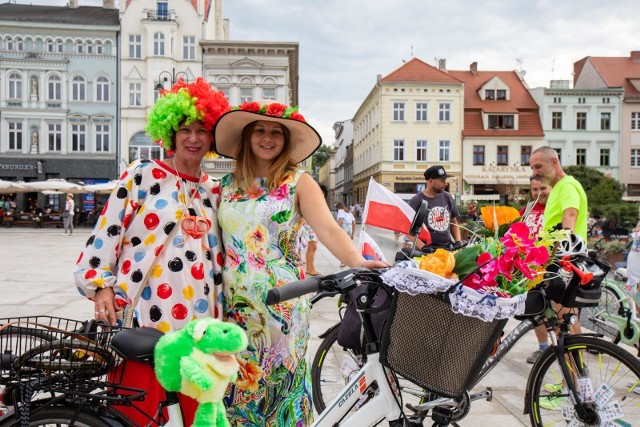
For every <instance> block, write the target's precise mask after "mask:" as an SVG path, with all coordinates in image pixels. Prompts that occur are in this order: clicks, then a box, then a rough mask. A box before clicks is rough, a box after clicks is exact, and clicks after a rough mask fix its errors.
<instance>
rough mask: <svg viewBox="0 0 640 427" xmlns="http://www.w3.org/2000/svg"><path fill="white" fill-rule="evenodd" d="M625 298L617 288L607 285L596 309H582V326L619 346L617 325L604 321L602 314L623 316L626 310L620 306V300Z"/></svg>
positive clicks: (603, 288)
mask: <svg viewBox="0 0 640 427" xmlns="http://www.w3.org/2000/svg"><path fill="white" fill-rule="evenodd" d="M623 297H624V296H623V295H620V292H619V291H618V290H617V289H616V288H614V287H612V286H609V285H607V284H605V285H604V286H603V287H602V296H601V297H600V302H599V304H598V305H597V306H596V307H584V308H582V309H580V324H581V325H582V326H584V327H586V328H587V329H589V330H591V331H593V332H595V333H597V334H602V335H603V336H605V337H606V338H607V340H611V341H612V342H613V343H615V344H617V343H618V342H619V341H620V330H619V329H618V326H617V325H615V324H613V323H611V322H608V321H607V320H605V319H603V318H602V313H610V314H617V315H622V314H623V312H624V309H623V307H622V305H621V304H620V299H622V298H623Z"/></svg>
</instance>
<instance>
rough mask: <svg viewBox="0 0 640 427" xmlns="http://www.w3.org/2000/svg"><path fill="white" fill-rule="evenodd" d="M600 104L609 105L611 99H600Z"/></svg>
mask: <svg viewBox="0 0 640 427" xmlns="http://www.w3.org/2000/svg"><path fill="white" fill-rule="evenodd" d="M602 103H603V104H609V103H611V98H602Z"/></svg>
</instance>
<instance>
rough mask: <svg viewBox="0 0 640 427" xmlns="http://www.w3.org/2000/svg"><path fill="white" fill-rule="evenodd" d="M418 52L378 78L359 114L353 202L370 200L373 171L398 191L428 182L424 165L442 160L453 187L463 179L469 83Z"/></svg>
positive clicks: (456, 189) (406, 191) (410, 190)
mask: <svg viewBox="0 0 640 427" xmlns="http://www.w3.org/2000/svg"><path fill="white" fill-rule="evenodd" d="M444 65H445V64H444V63H441V66H442V67H441V68H442V69H438V68H435V67H432V66H431V65H429V64H427V63H425V62H423V61H421V60H419V59H417V58H413V59H411V60H410V61H409V62H407V63H405V64H404V65H403V66H402V67H400V68H398V69H397V70H395V71H393V72H392V73H390V74H389V75H387V76H385V77H382V76H378V81H377V82H376V84H375V85H374V87H373V89H372V90H371V92H370V93H369V95H368V96H367V97H366V99H365V100H364V102H363V103H362V104H361V105H360V107H359V108H358V111H357V112H356V114H355V115H354V117H353V126H354V137H353V140H354V143H353V189H354V190H353V191H354V193H353V199H354V200H353V202H354V203H358V204H360V205H361V206H364V201H365V198H366V191H367V188H368V185H369V179H370V177H373V178H374V179H375V180H376V181H377V182H379V183H381V184H382V185H384V186H385V187H386V188H388V189H389V190H391V191H392V192H394V193H400V194H415V193H416V192H417V191H419V190H421V189H423V188H424V185H425V180H424V176H423V173H424V171H425V170H426V169H427V168H428V167H430V166H433V165H442V166H443V167H444V168H445V169H446V170H447V173H448V174H449V175H451V177H452V178H451V179H450V180H449V191H451V192H453V193H457V192H460V191H461V185H462V129H463V114H464V85H463V82H462V81H460V80H458V79H457V78H455V77H453V76H451V75H449V74H448V73H447V72H446V68H445V66H444Z"/></svg>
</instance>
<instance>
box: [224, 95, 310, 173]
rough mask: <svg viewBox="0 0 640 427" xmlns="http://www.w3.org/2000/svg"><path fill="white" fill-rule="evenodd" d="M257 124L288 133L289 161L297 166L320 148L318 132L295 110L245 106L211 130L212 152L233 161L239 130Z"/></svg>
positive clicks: (269, 103)
mask: <svg viewBox="0 0 640 427" xmlns="http://www.w3.org/2000/svg"><path fill="white" fill-rule="evenodd" d="M257 120H264V121H269V122H278V123H280V124H281V125H283V126H285V127H286V128H287V129H288V130H289V132H290V133H291V141H290V143H291V160H293V161H294V162H295V163H300V162H302V161H303V160H305V159H306V158H308V157H309V156H311V155H312V154H313V153H314V152H315V151H316V150H317V149H318V148H319V147H320V144H322V138H321V137H320V135H319V134H318V132H317V131H316V130H315V129H314V128H312V127H311V125H309V124H308V123H307V122H306V120H305V118H304V117H303V116H302V115H301V114H298V107H287V106H286V105H283V104H280V103H277V102H273V101H257V102H245V103H244V104H242V105H240V106H239V107H236V108H234V109H233V110H231V111H229V112H228V113H226V114H224V115H223V116H222V117H221V118H220V120H218V122H217V123H216V126H215V128H214V129H213V135H214V138H213V140H214V143H215V146H214V150H215V152H216V153H218V154H220V155H221V156H225V157H230V158H232V159H234V158H235V157H236V156H237V154H238V150H239V149H240V145H241V144H242V130H243V129H244V127H245V126H247V125H248V124H249V123H252V122H255V121H257Z"/></svg>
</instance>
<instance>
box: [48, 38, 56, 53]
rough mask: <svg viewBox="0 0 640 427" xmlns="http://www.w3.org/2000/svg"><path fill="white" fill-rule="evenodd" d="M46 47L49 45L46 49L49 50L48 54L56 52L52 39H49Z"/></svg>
mask: <svg viewBox="0 0 640 427" xmlns="http://www.w3.org/2000/svg"><path fill="white" fill-rule="evenodd" d="M46 45H47V48H46V49H47V52H48V53H54V52H55V51H56V46H55V44H54V43H53V40H52V39H47V41H46Z"/></svg>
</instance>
